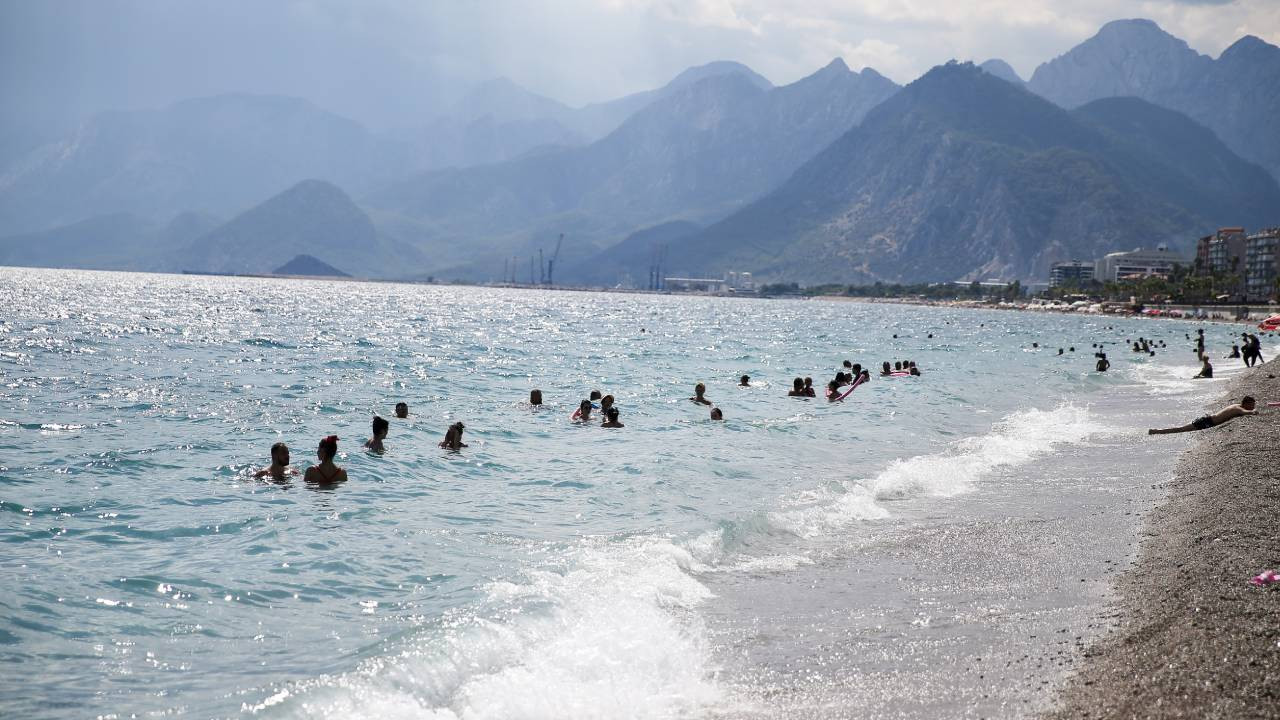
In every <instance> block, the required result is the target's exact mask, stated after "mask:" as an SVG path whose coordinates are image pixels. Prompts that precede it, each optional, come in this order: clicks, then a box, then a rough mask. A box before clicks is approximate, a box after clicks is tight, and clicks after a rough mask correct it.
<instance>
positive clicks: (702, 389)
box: [689, 383, 711, 405]
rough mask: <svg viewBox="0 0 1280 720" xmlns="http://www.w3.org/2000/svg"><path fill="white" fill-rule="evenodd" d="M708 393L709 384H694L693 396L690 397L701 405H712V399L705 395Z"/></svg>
mask: <svg viewBox="0 0 1280 720" xmlns="http://www.w3.org/2000/svg"><path fill="white" fill-rule="evenodd" d="M706 393H707V386H706V385H703V384H702V383H698V384H697V385H694V386H693V397H691V398H689V399H690V400H692V401H693V402H696V403H698V404H699V405H710V404H711V401H710V400H708V399H707V398H706V397H705V395H706Z"/></svg>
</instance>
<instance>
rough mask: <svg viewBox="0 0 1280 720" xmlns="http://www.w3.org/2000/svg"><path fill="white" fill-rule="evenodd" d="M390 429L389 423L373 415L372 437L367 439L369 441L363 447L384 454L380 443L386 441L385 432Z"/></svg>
mask: <svg viewBox="0 0 1280 720" xmlns="http://www.w3.org/2000/svg"><path fill="white" fill-rule="evenodd" d="M390 429H391V423H389V422H387V421H386V420H385V419H383V418H380V417H378V416H377V415H374V416H373V437H371V438H369V440H368V441H367V442H365V444H364V446H365V447H367V448H369V449H370V450H372V451H374V452H376V453H381V452H384V451H385V448H384V447H383V446H382V441H383V440H384V439H386V437H387V431H388V430H390Z"/></svg>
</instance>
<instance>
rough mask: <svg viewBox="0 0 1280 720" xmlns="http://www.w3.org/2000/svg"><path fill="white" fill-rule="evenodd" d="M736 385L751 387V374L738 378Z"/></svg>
mask: <svg viewBox="0 0 1280 720" xmlns="http://www.w3.org/2000/svg"><path fill="white" fill-rule="evenodd" d="M738 387H751V376H750V375H743V376H742V377H741V378H739V379H738Z"/></svg>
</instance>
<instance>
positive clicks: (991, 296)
mask: <svg viewBox="0 0 1280 720" xmlns="http://www.w3.org/2000/svg"><path fill="white" fill-rule="evenodd" d="M760 293H761V294H762V295H802V296H805V297H823V296H826V297H830V296H843V297H864V298H914V299H925V300H1017V299H1019V298H1021V297H1023V292H1022V284H1021V283H1019V282H1018V281H1017V280H1014V281H1013V282H1012V283H1010V284H1009V285H1006V286H1001V287H996V286H983V285H981V284H979V283H978V282H977V281H976V280H975V281H974V282H971V283H969V284H968V285H965V284H957V283H916V284H911V285H903V284H901V283H882V282H877V283H874V284H872V285H840V284H826V285H812V286H810V287H805V288H802V287H800V286H799V285H798V284H797V283H773V284H769V285H764V286H762V287H761V288H760Z"/></svg>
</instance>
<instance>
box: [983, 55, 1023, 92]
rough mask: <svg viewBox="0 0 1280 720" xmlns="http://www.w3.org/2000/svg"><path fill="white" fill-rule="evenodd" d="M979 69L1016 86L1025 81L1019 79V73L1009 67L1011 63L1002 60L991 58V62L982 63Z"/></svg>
mask: <svg viewBox="0 0 1280 720" xmlns="http://www.w3.org/2000/svg"><path fill="white" fill-rule="evenodd" d="M978 67H979V68H981V69H982V70H984V71H985V72H986V73H988V74H990V75H995V76H996V77H998V78H1000V79H1001V80H1006V81H1008V82H1011V83H1013V84H1014V85H1021V84H1023V80H1022V78H1020V77H1018V73H1017V71H1016V70H1014V69H1013V67H1012V66H1010V65H1009V63H1007V62H1005V61H1004V60H1001V59H1000V58H991V59H990V60H988V61H986V62H984V63H982V64H981V65H979V66H978Z"/></svg>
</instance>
